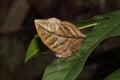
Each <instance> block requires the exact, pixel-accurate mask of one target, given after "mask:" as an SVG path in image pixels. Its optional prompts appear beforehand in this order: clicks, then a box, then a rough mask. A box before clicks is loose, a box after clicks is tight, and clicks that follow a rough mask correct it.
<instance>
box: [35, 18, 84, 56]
mask: <svg viewBox="0 0 120 80" xmlns="http://www.w3.org/2000/svg"><path fill="white" fill-rule="evenodd" d="M35 26H36V30H37V32H38V35H39V36H40V38H41V40H42V41H43V43H44V44H45V45H46V46H47V47H49V48H50V49H51V50H53V51H54V52H56V56H57V57H62V58H66V57H69V56H71V55H72V54H73V53H75V52H76V51H77V50H78V49H79V48H80V46H81V44H82V41H83V40H84V39H85V37H86V36H85V35H84V34H83V33H81V32H80V31H79V29H77V28H76V26H75V25H74V24H72V23H70V22H67V21H61V20H59V19H56V18H50V19H39V20H35Z"/></svg>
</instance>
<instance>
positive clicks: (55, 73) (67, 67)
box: [26, 11, 120, 80]
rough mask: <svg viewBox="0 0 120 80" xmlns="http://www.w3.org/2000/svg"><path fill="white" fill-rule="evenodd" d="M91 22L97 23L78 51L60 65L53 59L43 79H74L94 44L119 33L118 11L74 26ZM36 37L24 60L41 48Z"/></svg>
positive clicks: (119, 13) (119, 15)
mask: <svg viewBox="0 0 120 80" xmlns="http://www.w3.org/2000/svg"><path fill="white" fill-rule="evenodd" d="M93 23H97V25H96V26H94V27H93V29H92V31H91V32H89V33H88V34H86V36H87V37H86V39H85V41H84V42H83V44H82V47H81V48H80V49H79V50H78V52H77V53H75V54H74V55H72V56H71V57H69V58H67V59H64V60H60V61H59V64H60V66H59V64H58V61H57V60H54V61H53V62H52V63H51V64H50V65H48V66H47V68H46V70H45V73H44V75H43V80H75V79H76V77H77V76H78V75H79V73H80V72H81V70H82V69H83V67H84V65H85V62H86V60H87V58H88V56H89V55H90V53H91V52H92V51H93V50H94V49H95V48H96V46H97V45H98V44H99V43H100V42H102V41H103V40H104V39H107V38H109V37H113V36H118V35H120V11H116V12H112V13H109V14H105V15H103V16H100V17H94V18H92V19H90V20H87V21H85V22H83V23H79V24H77V25H76V26H78V27H83V26H85V24H86V25H90V24H93ZM80 24H82V25H83V26H82V25H80ZM36 38H37V39H38V36H36V37H34V38H33V40H32V42H31V44H30V46H29V48H28V52H27V56H26V61H27V60H28V59H30V58H31V57H33V56H34V55H36V54H38V52H37V50H39V49H41V47H39V46H38V44H37V39H36ZM79 56H81V57H79ZM59 67H60V69H59Z"/></svg>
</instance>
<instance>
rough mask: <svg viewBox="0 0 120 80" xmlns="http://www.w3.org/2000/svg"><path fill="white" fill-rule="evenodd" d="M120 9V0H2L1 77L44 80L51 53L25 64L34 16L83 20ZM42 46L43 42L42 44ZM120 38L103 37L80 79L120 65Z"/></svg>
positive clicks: (99, 76) (102, 74) (97, 78)
mask: <svg viewBox="0 0 120 80" xmlns="http://www.w3.org/2000/svg"><path fill="white" fill-rule="evenodd" d="M119 9H120V0H0V80H41V77H42V75H43V72H44V69H45V67H46V66H47V65H48V64H50V63H51V61H52V60H53V58H55V56H54V55H52V54H43V55H41V56H38V57H35V58H33V59H31V60H30V61H28V62H27V63H24V60H25V55H26V51H27V48H28V45H29V43H30V41H31V39H32V38H33V36H34V35H35V34H36V30H35V26H34V19H41V18H50V17H56V18H59V19H61V20H68V21H71V22H80V21H83V20H86V19H89V18H91V17H92V16H95V15H102V14H105V13H108V12H111V11H116V10H119ZM41 46H42V45H41ZM119 58H120V37H119V36H118V37H114V38H109V39H107V40H104V41H103V42H102V43H101V44H100V45H99V46H98V47H97V48H96V49H95V50H94V52H93V53H92V55H91V56H90V57H89V59H88V61H87V62H86V66H85V68H84V69H83V71H82V73H81V74H80V75H79V77H78V78H77V80H101V79H102V78H104V77H105V76H107V75H108V74H109V73H110V72H112V71H114V70H115V69H116V68H118V67H120V62H119V61H120V59H119Z"/></svg>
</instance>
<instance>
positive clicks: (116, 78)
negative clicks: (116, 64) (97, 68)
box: [104, 68, 120, 80]
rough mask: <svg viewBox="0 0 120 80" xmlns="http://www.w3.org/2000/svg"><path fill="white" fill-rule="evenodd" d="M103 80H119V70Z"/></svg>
mask: <svg viewBox="0 0 120 80" xmlns="http://www.w3.org/2000/svg"><path fill="white" fill-rule="evenodd" d="M104 80H120V68H119V69H117V70H116V71H114V72H113V73H111V74H110V75H109V76H108V77H106V78H105V79H104Z"/></svg>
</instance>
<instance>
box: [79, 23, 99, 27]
mask: <svg viewBox="0 0 120 80" xmlns="http://www.w3.org/2000/svg"><path fill="white" fill-rule="evenodd" d="M95 25H97V22H96V23H92V24H88V25H85V26H82V27H79V28H78V29H84V28H88V27H91V26H95Z"/></svg>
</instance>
